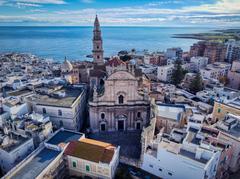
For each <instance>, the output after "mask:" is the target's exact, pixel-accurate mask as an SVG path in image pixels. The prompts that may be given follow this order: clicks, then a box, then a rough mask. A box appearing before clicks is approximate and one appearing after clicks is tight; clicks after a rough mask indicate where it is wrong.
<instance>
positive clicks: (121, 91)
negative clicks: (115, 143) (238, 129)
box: [89, 70, 150, 132]
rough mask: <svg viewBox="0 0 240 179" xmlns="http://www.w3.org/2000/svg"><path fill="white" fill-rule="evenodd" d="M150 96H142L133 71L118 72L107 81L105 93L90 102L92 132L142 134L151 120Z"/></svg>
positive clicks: (144, 93)
mask: <svg viewBox="0 0 240 179" xmlns="http://www.w3.org/2000/svg"><path fill="white" fill-rule="evenodd" d="M149 109H150V106H149V99H148V95H147V92H146V91H145V92H142V93H140V92H139V83H138V79H137V78H136V77H135V74H134V71H133V70H131V71H130V70H118V71H115V72H113V73H112V74H111V75H109V76H108V78H107V79H106V80H105V84H104V91H103V92H102V93H97V92H96V90H95V91H94V94H93V100H92V101H90V102H89V112H90V127H91V130H92V132H101V131H102V132H103V131H126V130H141V129H142V127H143V126H146V125H147V123H148V119H149Z"/></svg>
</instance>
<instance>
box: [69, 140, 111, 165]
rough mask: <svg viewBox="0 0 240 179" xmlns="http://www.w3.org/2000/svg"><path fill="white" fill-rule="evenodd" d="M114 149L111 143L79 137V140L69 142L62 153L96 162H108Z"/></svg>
mask: <svg viewBox="0 0 240 179" xmlns="http://www.w3.org/2000/svg"><path fill="white" fill-rule="evenodd" d="M114 150H115V147H114V146H112V145H111V144H108V143H104V142H100V141H96V140H91V139H81V140H80V141H72V142H70V143H69V145H68V146H67V148H66V150H65V152H64V154H65V155H70V156H73V157H77V158H81V159H84V160H89V161H92V162H96V163H99V162H102V163H110V162H111V160H112V158H113V155H114Z"/></svg>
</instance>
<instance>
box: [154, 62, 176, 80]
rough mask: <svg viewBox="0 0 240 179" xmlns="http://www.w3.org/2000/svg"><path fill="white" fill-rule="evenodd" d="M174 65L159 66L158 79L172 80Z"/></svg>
mask: <svg viewBox="0 0 240 179" xmlns="http://www.w3.org/2000/svg"><path fill="white" fill-rule="evenodd" d="M173 69H174V65H173V64H171V65H166V66H159V67H158V71H157V77H158V80H160V81H164V82H170V81H171V78H172V73H173Z"/></svg>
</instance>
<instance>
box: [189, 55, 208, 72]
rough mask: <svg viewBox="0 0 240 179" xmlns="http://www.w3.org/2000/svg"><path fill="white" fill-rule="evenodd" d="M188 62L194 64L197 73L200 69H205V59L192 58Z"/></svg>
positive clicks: (206, 59)
mask: <svg viewBox="0 0 240 179" xmlns="http://www.w3.org/2000/svg"><path fill="white" fill-rule="evenodd" d="M190 62H192V63H194V66H195V68H194V70H195V71H196V72H198V71H199V70H200V69H201V68H205V67H206V66H207V64H208V58H207V57H192V58H191V60H190Z"/></svg>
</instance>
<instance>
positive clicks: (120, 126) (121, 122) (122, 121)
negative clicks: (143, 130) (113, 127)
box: [118, 120, 124, 131]
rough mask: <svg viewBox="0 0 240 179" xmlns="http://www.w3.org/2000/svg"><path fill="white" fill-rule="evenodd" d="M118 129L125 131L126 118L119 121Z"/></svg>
mask: <svg viewBox="0 0 240 179" xmlns="http://www.w3.org/2000/svg"><path fill="white" fill-rule="evenodd" d="M118 130H119V131H123V130H124V120H119V121H118Z"/></svg>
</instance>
